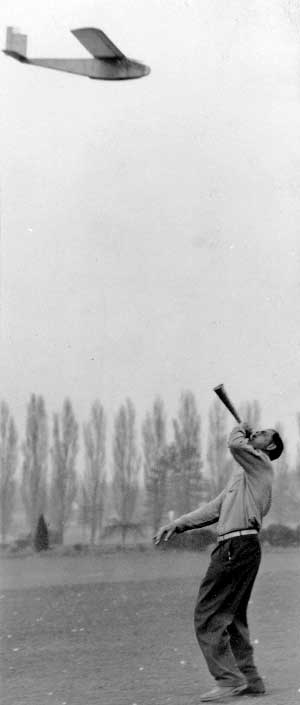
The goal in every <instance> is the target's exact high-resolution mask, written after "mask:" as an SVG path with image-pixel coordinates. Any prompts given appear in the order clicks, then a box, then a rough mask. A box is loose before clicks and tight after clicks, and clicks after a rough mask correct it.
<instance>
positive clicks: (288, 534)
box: [260, 524, 300, 546]
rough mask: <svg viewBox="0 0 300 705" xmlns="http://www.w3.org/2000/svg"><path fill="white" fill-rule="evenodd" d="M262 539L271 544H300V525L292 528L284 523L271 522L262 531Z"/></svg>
mask: <svg viewBox="0 0 300 705" xmlns="http://www.w3.org/2000/svg"><path fill="white" fill-rule="evenodd" d="M260 538H261V541H262V542H263V543H264V542H267V543H269V544H270V546H299V545H300V527H299V526H298V527H297V528H296V529H292V528H291V527H290V526H285V525H284V524H270V525H269V526H267V527H266V528H265V529H262V531H261V532H260Z"/></svg>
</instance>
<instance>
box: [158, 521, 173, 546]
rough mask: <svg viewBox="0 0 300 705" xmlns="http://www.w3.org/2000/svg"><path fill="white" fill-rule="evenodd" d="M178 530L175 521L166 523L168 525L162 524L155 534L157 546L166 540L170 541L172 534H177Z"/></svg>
mask: <svg viewBox="0 0 300 705" xmlns="http://www.w3.org/2000/svg"><path fill="white" fill-rule="evenodd" d="M175 532H176V523H175V522H174V521H172V522H171V524H166V526H161V527H160V529H158V532H157V534H155V536H153V541H154V543H155V545H156V546H158V544H159V543H160V542H161V541H162V540H164V541H169V539H170V538H171V536H173V534H175Z"/></svg>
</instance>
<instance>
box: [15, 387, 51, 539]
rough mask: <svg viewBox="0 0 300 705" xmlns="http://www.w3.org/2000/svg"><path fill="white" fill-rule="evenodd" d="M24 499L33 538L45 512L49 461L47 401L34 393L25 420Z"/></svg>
mask: <svg viewBox="0 0 300 705" xmlns="http://www.w3.org/2000/svg"><path fill="white" fill-rule="evenodd" d="M22 450H23V466H22V479H21V496H22V499H23V503H24V507H25V512H26V516H27V520H28V524H29V527H30V532H31V535H32V537H33V536H34V532H35V529H36V526H37V521H38V517H39V516H40V514H43V513H44V512H45V508H46V501H47V489H46V479H47V478H46V476H47V460H48V424H47V415H46V409H45V403H44V399H43V397H41V396H36V395H35V394H32V396H31V398H30V401H29V404H28V407H27V419H26V437H25V441H24V443H23V447H22Z"/></svg>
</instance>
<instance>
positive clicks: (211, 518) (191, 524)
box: [175, 490, 225, 533]
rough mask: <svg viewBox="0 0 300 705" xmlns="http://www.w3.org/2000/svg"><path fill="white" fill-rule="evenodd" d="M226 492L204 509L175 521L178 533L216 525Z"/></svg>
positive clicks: (201, 508) (196, 510)
mask: <svg viewBox="0 0 300 705" xmlns="http://www.w3.org/2000/svg"><path fill="white" fill-rule="evenodd" d="M224 494H225V492H224V490H223V492H221V493H220V494H219V495H218V496H217V497H215V499H213V500H212V501H211V502H208V503H207V504H205V505H204V506H203V507H199V508H198V509H195V510H194V511H193V512H189V514H183V515H182V516H181V517H179V518H178V519H175V523H176V532H177V533H181V532H182V531H188V530H189V529H200V528H201V527H202V526H208V525H209V524H215V523H216V522H217V521H218V519H219V515H220V510H221V506H222V500H223V496H224Z"/></svg>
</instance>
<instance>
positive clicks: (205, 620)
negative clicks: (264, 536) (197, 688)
mask: <svg viewBox="0 0 300 705" xmlns="http://www.w3.org/2000/svg"><path fill="white" fill-rule="evenodd" d="M260 559H261V550H260V543H259V539H258V537H257V536H256V535H255V534H253V535H250V536H239V537H236V538H232V539H228V540H227V541H223V542H220V543H218V545H217V547H216V548H215V549H214V551H213V552H212V555H211V562H210V565H209V568H208V570H207V573H206V575H205V578H204V580H203V581H202V583H201V585H200V590H199V594H198V599H197V603H196V608H195V630H196V636H197V640H198V643H199V646H200V648H201V650H202V653H203V655H204V658H205V660H206V663H207V666H208V668H209V671H210V673H211V674H212V676H213V677H214V678H215V679H216V681H217V682H218V685H220V686H236V685H242V684H244V683H247V682H251V683H253V682H255V680H256V679H258V678H259V675H258V673H257V670H256V667H255V665H254V661H253V648H252V646H251V643H250V637H249V629H248V623H247V605H248V601H249V598H250V595H251V590H252V587H253V584H254V581H255V578H256V575H257V571H258V568H259V564H260Z"/></svg>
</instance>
